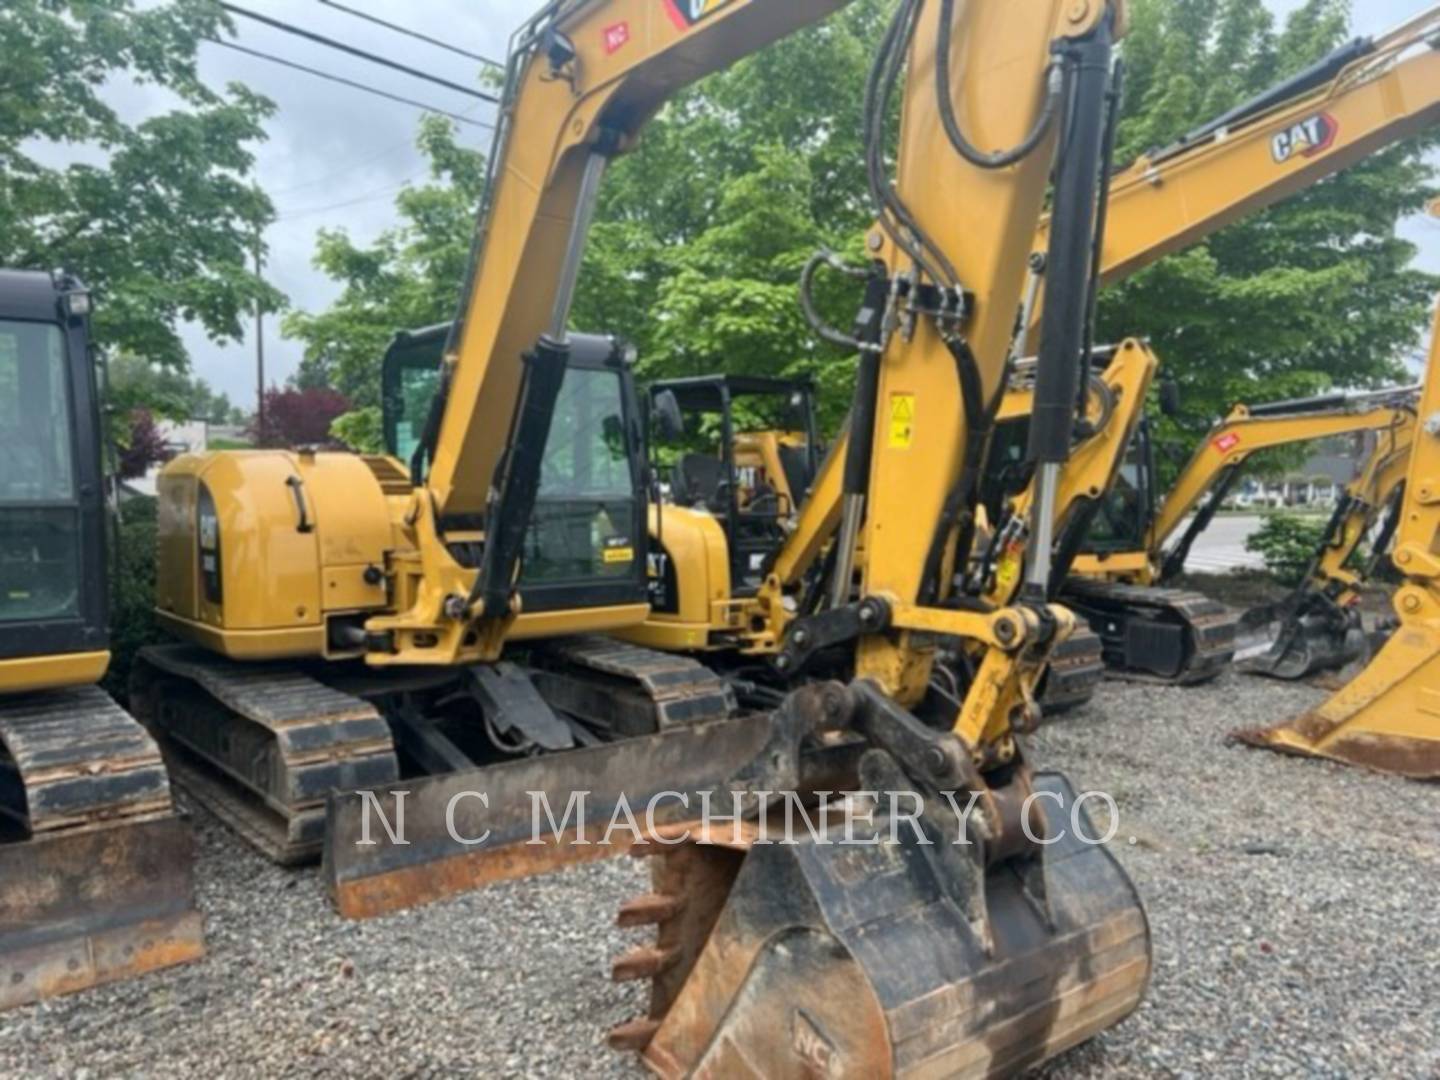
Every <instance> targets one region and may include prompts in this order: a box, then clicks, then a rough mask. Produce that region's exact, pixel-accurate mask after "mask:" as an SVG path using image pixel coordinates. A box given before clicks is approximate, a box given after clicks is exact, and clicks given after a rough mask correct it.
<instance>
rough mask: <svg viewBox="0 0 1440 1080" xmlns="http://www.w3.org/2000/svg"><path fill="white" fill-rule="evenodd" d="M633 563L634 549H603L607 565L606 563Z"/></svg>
mask: <svg viewBox="0 0 1440 1080" xmlns="http://www.w3.org/2000/svg"><path fill="white" fill-rule="evenodd" d="M634 561H635V549H634V548H628V547H617V548H606V549H605V562H606V563H607V564H608V563H627V562H634Z"/></svg>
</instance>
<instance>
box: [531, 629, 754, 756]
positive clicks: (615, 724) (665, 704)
mask: <svg viewBox="0 0 1440 1080" xmlns="http://www.w3.org/2000/svg"><path fill="white" fill-rule="evenodd" d="M532 674H533V678H534V679H535V682H536V685H537V686H538V687H539V688H540V692H541V694H542V695H543V696H544V697H545V699H546V700H547V701H549V702H550V704H551V706H552V707H554V708H557V709H560V710H562V711H564V712H567V713H570V714H571V715H573V716H576V717H579V718H580V719H581V720H582V721H583V722H585V723H587V724H591V725H593V726H595V727H597V728H599V729H600V730H601V731H603V732H604V733H605V735H606V737H608V738H625V737H627V736H633V735H651V734H654V733H655V732H657V731H667V730H669V729H670V728H674V727H679V726H681V725H684V724H703V723H706V722H708V721H711V720H724V719H725V718H726V717H728V716H730V715H732V714H733V713H734V712H735V709H736V702H735V692H734V690H733V689H731V687H730V685H729V684H728V683H726V682H725V680H724V679H722V678H721V677H720V676H719V675H716V674H715V673H714V672H713V671H711V670H710V669H709V668H707V667H705V666H704V665H703V664H701V663H699V662H697V661H695V660H692V659H690V658H689V657H686V656H678V655H676V654H674V653H666V652H659V651H657V650H655V649H646V648H643V647H641V646H639V645H630V644H627V643H626V642H623V641H615V640H612V639H610V638H604V637H580V638H567V639H565V640H562V641H559V642H556V643H554V644H553V645H547V646H546V647H545V649H544V650H542V651H541V653H540V655H539V659H538V664H537V670H536V671H534V672H533V673H532Z"/></svg>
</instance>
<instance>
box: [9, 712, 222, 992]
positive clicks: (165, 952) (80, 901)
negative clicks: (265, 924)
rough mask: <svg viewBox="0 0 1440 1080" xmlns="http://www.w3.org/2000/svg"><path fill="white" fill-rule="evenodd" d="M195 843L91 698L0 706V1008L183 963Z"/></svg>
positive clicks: (116, 715)
mask: <svg viewBox="0 0 1440 1080" xmlns="http://www.w3.org/2000/svg"><path fill="white" fill-rule="evenodd" d="M194 858H195V852H194V844H193V841H192V839H191V836H190V829H189V826H188V824H186V823H185V822H184V821H182V820H181V819H180V817H179V816H178V815H177V814H176V812H175V808H174V805H173V804H172V802H171V795H170V785H169V781H168V779H167V777H166V774H165V766H164V763H163V762H162V761H161V759H160V752H159V750H158V749H157V748H156V746H155V743H154V741H153V740H152V739H151V738H150V737H149V736H148V735H147V734H146V733H145V731H144V730H143V729H142V728H141V727H140V726H139V725H138V724H137V723H135V721H134V720H133V719H131V718H130V717H129V716H128V715H126V713H125V712H124V711H123V710H122V709H121V708H120V707H119V706H117V705H116V704H115V703H114V702H113V701H111V700H110V697H109V695H107V694H106V693H105V692H104V691H103V690H101V689H100V688H99V687H96V686H85V687H77V688H74V689H68V690H52V691H46V692H42V693H37V694H30V695H22V696H20V697H15V698H7V699H5V701H4V703H3V705H0V1009H8V1008H12V1007H14V1006H16V1005H23V1004H27V1003H29V1002H32V1001H37V1000H41V999H43V998H48V997H53V996H54V995H56V994H64V993H70V992H72V991H75V990H81V989H84V988H85V987H88V986H95V985H98V984H100V983H105V982H111V981H113V980H116V979H123V978H128V977H130V976H133V975H139V974H142V973H144V972H147V971H153V970H155V969H157V968H162V967H169V966H170V965H172V964H179V963H184V962H185V961H188V960H195V959H198V958H199V957H201V956H203V955H204V952H205V946H204V939H203V934H202V924H201V918H200V914H199V912H197V911H196V910H195V906H194V899H193V894H194V889H193V862H194Z"/></svg>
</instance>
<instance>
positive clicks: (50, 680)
mask: <svg viewBox="0 0 1440 1080" xmlns="http://www.w3.org/2000/svg"><path fill="white" fill-rule="evenodd" d="M109 667H110V653H109V652H108V651H102V652H83V653H61V654H59V655H57V656H27V657H24V658H23V659H19V660H0V696H3V695H6V694H29V693H33V692H35V691H37V690H61V689H64V688H65V687H67V686H93V685H95V684H96V683H98V682H99V681H100V680H101V679H103V678H104V677H105V672H106V671H107V670H109Z"/></svg>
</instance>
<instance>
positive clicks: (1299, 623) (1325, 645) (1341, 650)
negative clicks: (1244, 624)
mask: <svg viewBox="0 0 1440 1080" xmlns="http://www.w3.org/2000/svg"><path fill="white" fill-rule="evenodd" d="M1261 648H1263V651H1261ZM1261 648H1257V649H1255V651H1254V652H1253V654H1252V655H1248V656H1245V657H1244V658H1243V659H1240V660H1238V661H1237V663H1236V665H1235V666H1236V667H1237V668H1238V669H1239V670H1241V671H1243V672H1245V673H1246V674H1249V675H1264V676H1267V677H1269V678H1272V679H1288V680H1292V681H1293V680H1298V679H1308V678H1310V677H1311V676H1313V675H1318V674H1320V673H1321V672H1325V671H1338V670H1340V669H1341V668H1343V667H1345V666H1346V665H1347V664H1353V663H1355V662H1356V661H1359V660H1364V659H1366V658H1367V656H1368V653H1369V648H1370V644H1369V639H1368V638H1367V637H1366V635H1365V631H1364V628H1363V627H1362V626H1361V625H1360V618H1359V614H1358V612H1356V613H1350V614H1348V615H1347V616H1345V617H1343V618H1335V617H1333V616H1327V615H1324V614H1298V615H1295V616H1292V617H1291V618H1288V619H1286V620H1284V621H1283V622H1282V623H1281V624H1280V627H1279V630H1278V632H1277V633H1276V634H1275V636H1274V638H1273V639H1271V640H1270V642H1269V645H1268V647H1261ZM1242 651H1243V652H1250V651H1251V650H1249V649H1245V650H1242Z"/></svg>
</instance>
